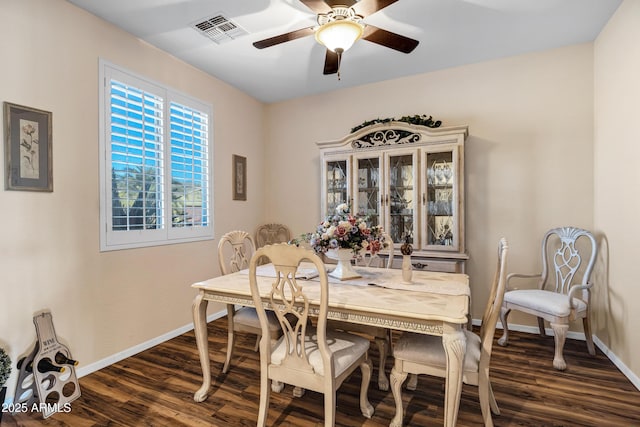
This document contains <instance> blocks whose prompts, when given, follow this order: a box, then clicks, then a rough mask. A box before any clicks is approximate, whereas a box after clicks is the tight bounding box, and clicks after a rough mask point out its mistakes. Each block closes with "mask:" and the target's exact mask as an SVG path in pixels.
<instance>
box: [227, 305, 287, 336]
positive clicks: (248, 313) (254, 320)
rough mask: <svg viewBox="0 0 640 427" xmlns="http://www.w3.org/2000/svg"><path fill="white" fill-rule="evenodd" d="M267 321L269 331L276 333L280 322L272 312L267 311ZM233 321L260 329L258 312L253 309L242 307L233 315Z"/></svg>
mask: <svg viewBox="0 0 640 427" xmlns="http://www.w3.org/2000/svg"><path fill="white" fill-rule="evenodd" d="M267 320H268V321H269V330H270V331H276V330H279V329H280V322H278V317H277V316H276V314H275V313H274V312H273V311H270V310H267ZM233 321H234V322H237V323H239V324H242V325H247V326H251V327H253V328H258V329H260V319H259V318H258V312H257V311H256V309H255V308H253V307H242V308H241V309H239V310H238V311H236V313H235V314H234V315H233Z"/></svg>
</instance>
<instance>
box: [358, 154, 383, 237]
mask: <svg viewBox="0 0 640 427" xmlns="http://www.w3.org/2000/svg"><path fill="white" fill-rule="evenodd" d="M381 163H382V162H381V159H380V157H372V158H370V157H366V158H358V157H356V158H355V159H354V164H355V173H354V178H355V180H356V182H355V183H354V188H355V189H356V190H355V191H354V193H355V194H354V198H355V200H354V206H353V207H352V210H353V212H354V213H356V214H361V215H367V216H368V217H369V221H368V223H369V225H371V226H375V225H379V224H381V223H382V221H381V219H380V218H381V212H380V210H381V209H380V208H381V206H380V205H381V198H380V197H381V192H380V188H381V187H380V179H381V176H380V166H381Z"/></svg>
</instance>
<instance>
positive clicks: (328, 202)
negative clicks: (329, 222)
mask: <svg viewBox="0 0 640 427" xmlns="http://www.w3.org/2000/svg"><path fill="white" fill-rule="evenodd" d="M348 166H349V161H348V159H336V160H332V159H331V160H327V161H326V163H325V176H324V179H325V182H324V184H325V189H326V190H325V215H333V214H335V212H336V207H337V206H338V205H339V204H341V203H349V192H348V185H347V184H348V182H349V181H348V178H349V173H348Z"/></svg>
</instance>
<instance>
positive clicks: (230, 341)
mask: <svg viewBox="0 0 640 427" xmlns="http://www.w3.org/2000/svg"><path fill="white" fill-rule="evenodd" d="M234 313H235V308H234V307H233V305H231V304H227V357H226V359H225V361H224V366H223V367H222V373H223V374H226V373H227V371H229V365H230V364H231V358H232V357H233V347H234V345H235V341H236V336H235V333H234V331H233V315H234Z"/></svg>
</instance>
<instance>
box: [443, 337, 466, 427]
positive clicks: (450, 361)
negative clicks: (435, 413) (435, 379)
mask: <svg viewBox="0 0 640 427" xmlns="http://www.w3.org/2000/svg"><path fill="white" fill-rule="evenodd" d="M442 345H443V346H444V351H445V353H446V355H447V378H446V382H445V386H446V389H445V397H444V425H445V427H454V426H455V425H456V420H457V418H458V408H459V407H460V394H461V393H462V371H463V363H464V354H465V352H466V349H467V337H466V335H465V334H464V332H463V331H462V330H461V325H447V324H445V325H444V334H443V335H442Z"/></svg>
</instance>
